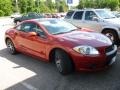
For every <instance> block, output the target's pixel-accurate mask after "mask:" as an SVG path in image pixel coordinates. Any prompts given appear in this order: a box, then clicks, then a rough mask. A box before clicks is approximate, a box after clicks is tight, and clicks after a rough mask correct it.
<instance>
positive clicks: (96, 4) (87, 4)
mask: <svg viewBox="0 0 120 90" xmlns="http://www.w3.org/2000/svg"><path fill="white" fill-rule="evenodd" d="M119 3H120V0H80V3H79V5H78V8H80V9H81V8H110V9H111V10H116V8H118V6H119Z"/></svg>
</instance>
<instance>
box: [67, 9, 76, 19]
mask: <svg viewBox="0 0 120 90" xmlns="http://www.w3.org/2000/svg"><path fill="white" fill-rule="evenodd" d="M73 13H74V11H69V12H68V13H67V15H66V16H65V18H67V19H70V18H71V16H72V15H73Z"/></svg>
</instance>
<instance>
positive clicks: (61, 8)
mask: <svg viewBox="0 0 120 90" xmlns="http://www.w3.org/2000/svg"><path fill="white" fill-rule="evenodd" d="M67 10H68V6H67V5H66V2H65V0H63V1H60V5H59V12H65V11H67Z"/></svg>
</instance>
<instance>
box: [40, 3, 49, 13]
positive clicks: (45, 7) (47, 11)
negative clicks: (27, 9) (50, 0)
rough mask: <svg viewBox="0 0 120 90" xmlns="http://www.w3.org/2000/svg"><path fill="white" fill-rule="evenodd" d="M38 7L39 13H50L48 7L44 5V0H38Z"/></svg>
mask: <svg viewBox="0 0 120 90" xmlns="http://www.w3.org/2000/svg"><path fill="white" fill-rule="evenodd" d="M39 9H40V12H41V13H50V12H51V11H50V9H49V8H48V7H47V6H46V5H45V3H44V2H40V5H39Z"/></svg>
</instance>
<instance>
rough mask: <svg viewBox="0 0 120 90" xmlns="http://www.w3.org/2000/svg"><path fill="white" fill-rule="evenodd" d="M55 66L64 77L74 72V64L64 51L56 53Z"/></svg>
mask: <svg viewBox="0 0 120 90" xmlns="http://www.w3.org/2000/svg"><path fill="white" fill-rule="evenodd" d="M55 64H56V67H57V69H58V70H59V72H60V73H61V74H63V75H66V74H70V73H72V71H73V63H72V60H71V59H70V57H69V56H68V54H67V53H66V52H64V51H62V50H56V51H55Z"/></svg>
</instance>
